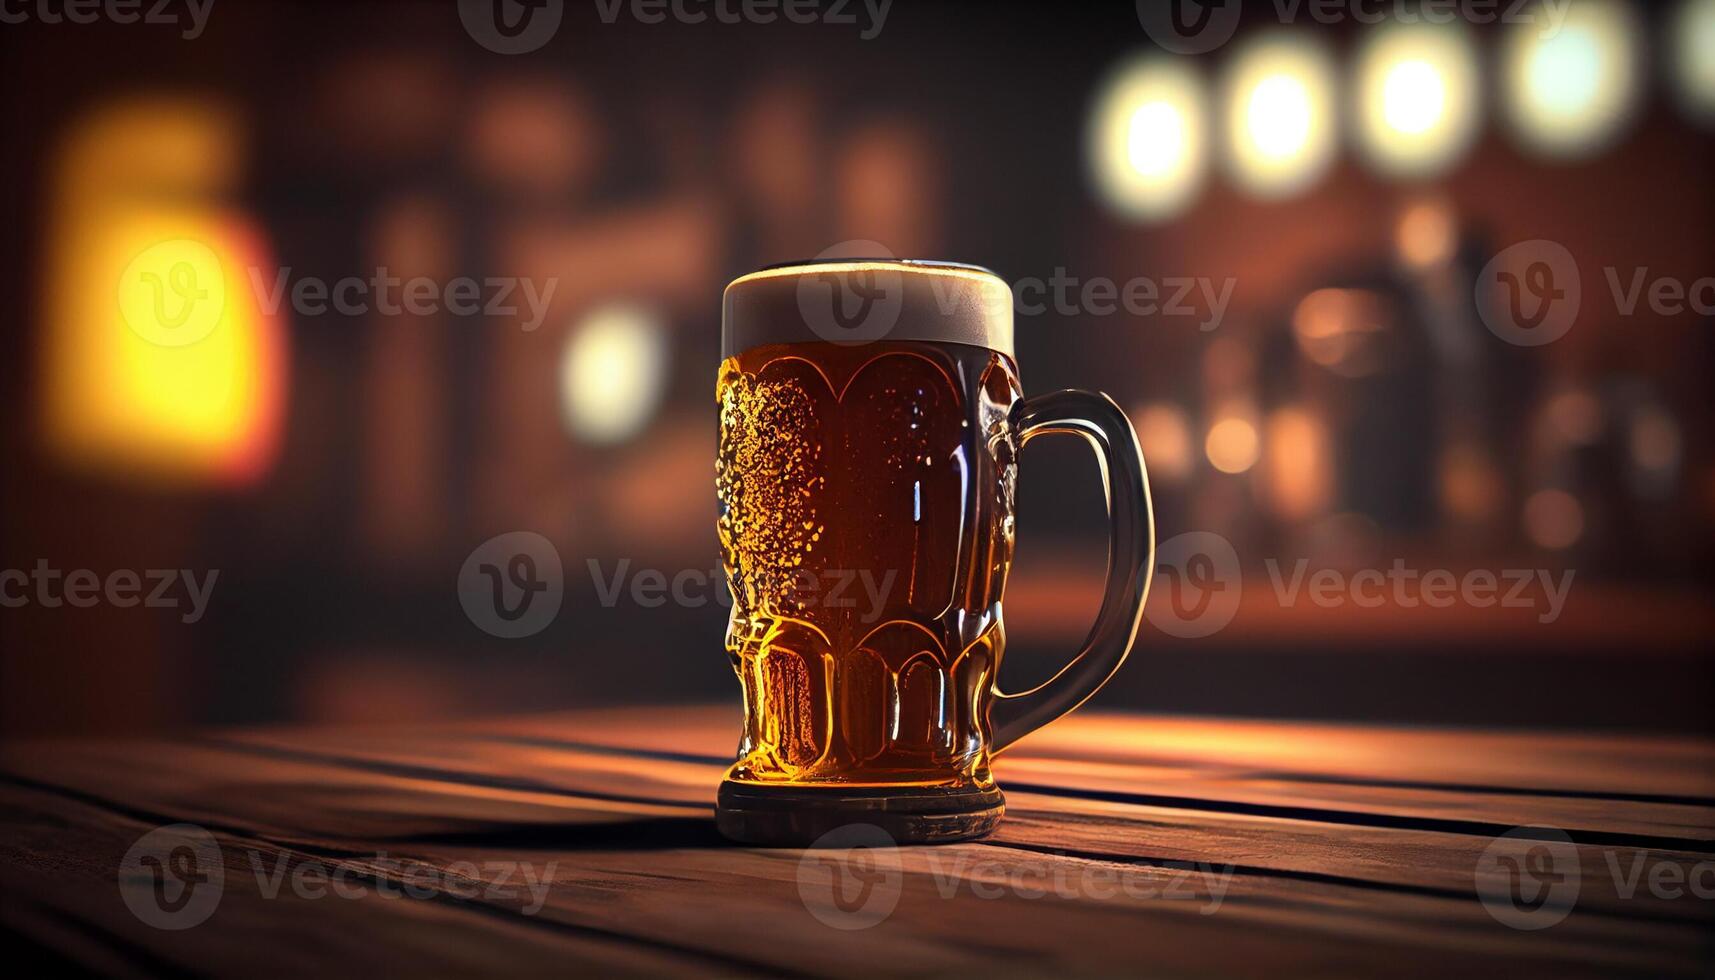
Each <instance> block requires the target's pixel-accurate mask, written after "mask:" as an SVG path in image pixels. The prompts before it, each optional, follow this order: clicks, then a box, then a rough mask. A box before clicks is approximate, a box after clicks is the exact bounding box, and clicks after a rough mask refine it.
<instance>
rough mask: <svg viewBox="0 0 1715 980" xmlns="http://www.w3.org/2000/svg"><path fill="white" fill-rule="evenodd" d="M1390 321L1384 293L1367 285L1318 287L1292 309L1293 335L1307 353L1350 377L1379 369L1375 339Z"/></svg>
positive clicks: (1316, 361) (1312, 359) (1320, 362)
mask: <svg viewBox="0 0 1715 980" xmlns="http://www.w3.org/2000/svg"><path fill="white" fill-rule="evenodd" d="M1387 324H1388V310H1387V307H1386V305H1385V303H1384V301H1383V299H1382V297H1381V296H1380V295H1378V294H1377V293H1374V292H1372V291H1370V290H1367V289H1318V290H1316V291H1315V292H1313V293H1311V294H1309V295H1308V296H1306V297H1304V298H1303V299H1302V300H1299V301H1298V307H1297V309H1295V310H1293V312H1292V335H1293V339H1294V340H1296V341H1297V342H1298V349H1299V350H1300V351H1302V352H1303V353H1304V356H1305V357H1307V358H1309V359H1310V360H1311V361H1313V362H1315V363H1317V364H1320V365H1322V366H1323V367H1325V368H1328V369H1329V370H1331V371H1333V372H1334V373H1336V374H1340V375H1343V376H1345V377H1349V378H1355V377H1361V376H1363V375H1366V374H1369V373H1371V372H1372V371H1374V370H1375V369H1376V367H1377V359H1378V357H1379V353H1378V351H1377V349H1376V348H1377V344H1376V343H1375V340H1376V338H1377V336H1378V335H1379V334H1380V333H1381V332H1382V331H1383V330H1385V329H1386V328H1387Z"/></svg>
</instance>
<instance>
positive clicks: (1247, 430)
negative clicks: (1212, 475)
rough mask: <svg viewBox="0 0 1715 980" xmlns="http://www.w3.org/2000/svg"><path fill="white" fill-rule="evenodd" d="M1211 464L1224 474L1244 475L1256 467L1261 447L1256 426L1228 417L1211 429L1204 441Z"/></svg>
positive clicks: (1247, 421)
mask: <svg viewBox="0 0 1715 980" xmlns="http://www.w3.org/2000/svg"><path fill="white" fill-rule="evenodd" d="M1203 449H1204V451H1205V452H1206V453H1207V454H1208V456H1209V462H1210V464H1211V465H1213V466H1214V467H1215V469H1217V470H1220V471H1221V472H1222V473H1243V472H1245V471H1246V470H1248V469H1250V468H1251V467H1252V466H1255V465H1256V460H1257V455H1258V451H1259V446H1258V442H1257V433H1256V426H1254V425H1252V424H1251V423H1250V421H1249V420H1247V419H1244V418H1240V417H1238V416H1228V417H1226V418H1224V419H1221V420H1220V421H1219V422H1216V423H1215V424H1214V425H1213V426H1211V427H1210V428H1209V435H1208V438H1207V439H1205V440H1204V444H1203Z"/></svg>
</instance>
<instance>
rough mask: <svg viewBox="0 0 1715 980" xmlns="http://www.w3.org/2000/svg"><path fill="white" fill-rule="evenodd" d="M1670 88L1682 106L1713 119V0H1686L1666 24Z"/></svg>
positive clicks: (1693, 112)
mask: <svg viewBox="0 0 1715 980" xmlns="http://www.w3.org/2000/svg"><path fill="white" fill-rule="evenodd" d="M1667 41H1668V43H1667V47H1668V50H1669V51H1670V52H1671V64H1670V67H1671V69H1672V72H1673V87H1674V91H1675V92H1676V93H1677V94H1678V96H1679V101H1680V104H1681V105H1683V106H1684V107H1685V110H1686V111H1687V112H1689V113H1690V114H1691V115H1693V116H1695V117H1696V118H1699V119H1702V120H1703V121H1704V122H1715V0H1686V2H1685V3H1682V4H1680V5H1679V10H1678V11H1676V12H1675V13H1674V17H1673V20H1672V21H1671V22H1670V23H1669V26H1668V36H1667Z"/></svg>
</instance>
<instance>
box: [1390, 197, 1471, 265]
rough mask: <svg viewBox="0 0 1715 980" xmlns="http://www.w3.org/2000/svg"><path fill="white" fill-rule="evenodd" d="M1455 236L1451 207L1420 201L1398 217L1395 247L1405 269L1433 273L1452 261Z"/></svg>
mask: <svg viewBox="0 0 1715 980" xmlns="http://www.w3.org/2000/svg"><path fill="white" fill-rule="evenodd" d="M1458 235H1459V231H1458V225H1457V221H1456V219H1455V218H1454V215H1453V208H1452V206H1451V205H1449V204H1448V203H1447V202H1446V201H1443V200H1440V199H1434V200H1426V201H1419V202H1417V203H1416V204H1413V205H1411V206H1410V207H1408V208H1406V209H1405V212H1404V213H1403V214H1401V215H1400V217H1399V225H1398V227H1397V228H1396V229H1395V230H1394V247H1395V248H1396V249H1398V251H1399V258H1400V261H1401V262H1403V263H1405V265H1406V266H1408V267H1410V268H1413V269H1417V270H1420V271H1423V270H1429V269H1436V268H1440V267H1442V266H1445V265H1446V264H1447V263H1448V262H1449V261H1450V260H1451V259H1452V258H1453V253H1454V252H1455V251H1456V250H1457V249H1458V246H1459V240H1458Z"/></svg>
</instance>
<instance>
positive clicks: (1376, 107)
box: [1354, 23, 1482, 177]
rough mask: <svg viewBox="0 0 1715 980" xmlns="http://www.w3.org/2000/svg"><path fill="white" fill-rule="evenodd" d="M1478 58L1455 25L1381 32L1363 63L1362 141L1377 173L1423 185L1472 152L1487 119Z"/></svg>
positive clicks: (1358, 127) (1358, 124)
mask: <svg viewBox="0 0 1715 980" xmlns="http://www.w3.org/2000/svg"><path fill="white" fill-rule="evenodd" d="M1478 81H1479V80H1478V68H1477V56H1476V52H1475V49H1474V47H1473V45H1472V43H1471V39H1470V36H1469V35H1468V34H1467V33H1466V31H1465V29H1464V28H1462V27H1460V26H1458V25H1455V24H1441V25H1437V24H1428V23H1419V24H1395V25H1391V26H1388V27H1383V28H1380V29H1378V30H1377V31H1376V32H1375V33H1374V34H1373V35H1372V36H1371V37H1370V38H1369V40H1368V41H1367V42H1366V43H1365V45H1364V48H1363V51H1362V52H1361V53H1360V54H1359V56H1358V65H1357V82H1356V93H1355V94H1356V99H1357V107H1356V119H1355V121H1354V122H1355V126H1354V129H1355V135H1356V138H1357V142H1358V147H1359V149H1360V150H1361V151H1362V152H1363V154H1364V157H1365V159H1367V160H1368V161H1369V162H1370V164H1371V165H1372V166H1374V167H1375V168H1376V169H1378V170H1380V171H1382V172H1383V173H1387V174H1391V175H1394V176H1406V177H1421V176H1429V175H1433V174H1436V173H1439V172H1441V171H1443V170H1445V169H1446V168H1447V167H1449V166H1451V165H1452V164H1453V163H1454V162H1455V161H1457V160H1458V159H1459V157H1460V156H1461V155H1463V154H1464V153H1465V151H1466V150H1467V149H1469V148H1470V146H1471V141H1472V140H1473V139H1474V138H1475V136H1476V134H1477V129H1478V123H1479V120H1480V117H1481V108H1482V106H1481V100H1480V98H1479V93H1478V88H1479V85H1478Z"/></svg>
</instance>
